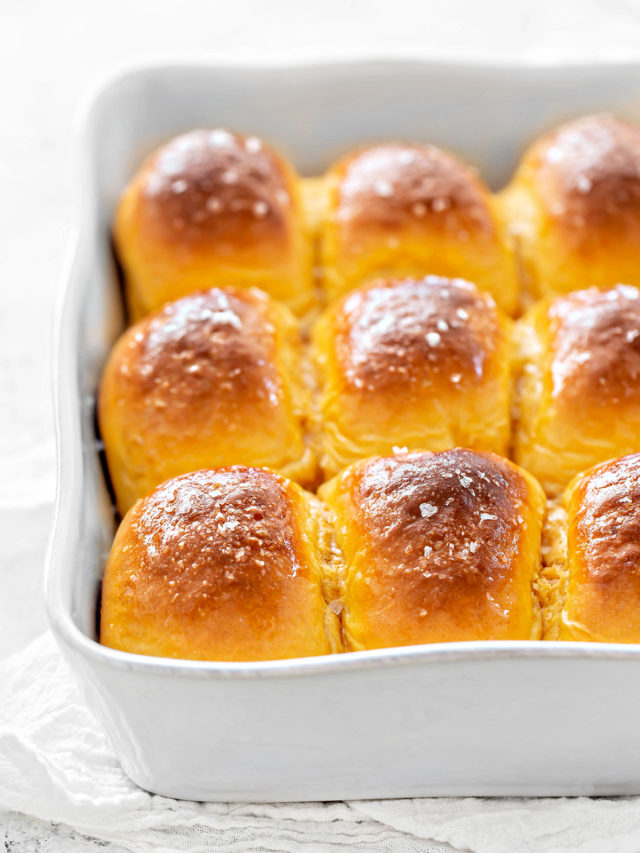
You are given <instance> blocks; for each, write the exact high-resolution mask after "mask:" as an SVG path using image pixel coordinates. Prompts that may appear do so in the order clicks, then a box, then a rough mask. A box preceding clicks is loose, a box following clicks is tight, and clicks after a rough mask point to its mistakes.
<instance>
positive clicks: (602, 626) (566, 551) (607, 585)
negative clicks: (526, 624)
mask: <svg viewBox="0 0 640 853" xmlns="http://www.w3.org/2000/svg"><path fill="white" fill-rule="evenodd" d="M560 510H561V511H560V514H559V515H558V514H556V519H555V523H554V524H553V526H552V527H551V529H550V532H549V538H550V540H551V542H552V545H553V551H552V554H553V560H552V564H551V566H550V569H549V570H547V572H548V573H549V572H550V571H551V572H553V573H554V574H555V577H556V578H557V590H556V595H557V598H558V600H559V605H558V606H557V607H556V608H555V610H554V613H553V617H554V618H552V619H551V621H550V625H549V627H548V628H547V631H546V638H547V639H560V640H582V641H591V642H608V643H640V454H638V453H634V454H632V455H630V456H625V457H623V458H621V459H614V460H610V461H608V462H605V463H603V464H602V465H598V466H597V467H595V468H592V469H591V470H590V471H587V472H586V473H584V474H581V475H579V476H578V477H576V478H575V479H574V480H573V481H572V482H571V484H570V485H569V486H568V488H567V489H566V491H565V493H564V496H563V500H562V505H561V508H560ZM549 601H550V604H551V606H552V605H553V596H550V598H549Z"/></svg>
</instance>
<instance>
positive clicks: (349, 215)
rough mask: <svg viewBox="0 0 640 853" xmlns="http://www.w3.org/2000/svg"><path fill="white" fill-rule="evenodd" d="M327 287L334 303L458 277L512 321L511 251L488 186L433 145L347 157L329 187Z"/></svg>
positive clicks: (390, 146)
mask: <svg viewBox="0 0 640 853" xmlns="http://www.w3.org/2000/svg"><path fill="white" fill-rule="evenodd" d="M326 187H327V188H326V192H327V201H326V207H327V212H326V222H325V226H324V229H323V237H322V265H323V268H324V286H325V290H326V295H327V298H328V300H329V301H332V300H334V299H336V298H338V297H340V296H342V295H343V294H345V293H347V292H348V291H350V290H352V289H353V288H354V287H357V286H359V285H360V284H361V283H363V282H366V281H368V280H370V279H372V278H376V277H379V276H395V277H400V276H423V275H429V274H436V275H443V276H453V277H457V276H460V277H462V278H466V279H468V280H469V281H473V282H475V283H476V284H477V285H478V287H479V288H480V289H481V290H485V291H487V292H489V293H490V294H491V295H492V296H493V297H494V299H495V300H496V302H497V303H498V305H499V306H500V307H501V308H502V309H503V310H504V311H506V312H507V313H512V312H513V311H514V310H515V309H516V307H517V304H518V282H517V277H516V267H515V261H514V255H513V251H512V249H511V246H510V244H509V243H508V241H507V240H506V239H505V235H504V229H503V227H502V224H501V222H500V221H499V219H498V216H497V213H496V211H495V210H494V203H493V199H492V196H491V195H490V193H489V191H488V189H487V188H486V186H485V185H484V184H483V183H482V181H481V180H480V179H479V178H478V177H477V175H476V174H475V173H474V172H473V171H472V170H471V169H470V168H469V167H468V166H466V165H465V164H463V163H462V162H460V161H459V160H458V159H456V158H455V157H453V156H452V155H450V154H447V153H446V152H444V151H441V150H440V149H439V148H435V147H434V146H432V145H412V144H408V143H387V144H382V145H374V146H371V147H369V148H364V149H362V150H360V151H357V152H355V153H353V154H350V155H348V156H346V157H344V158H343V159H342V160H341V161H339V162H338V163H337V164H336V165H335V166H334V167H333V168H332V169H331V170H330V171H329V173H328V175H327V179H326Z"/></svg>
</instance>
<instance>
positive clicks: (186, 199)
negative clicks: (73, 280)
mask: <svg viewBox="0 0 640 853" xmlns="http://www.w3.org/2000/svg"><path fill="white" fill-rule="evenodd" d="M114 236H115V241H116V245H117V249H118V254H119V257H120V260H121V262H122V265H123V268H124V272H125V275H126V280H127V297H128V304H129V308H130V312H131V316H132V318H133V319H134V320H137V319H140V318H141V317H142V316H144V315H146V314H148V313H150V312H151V311H153V310H155V309H156V308H159V307H160V306H161V305H162V304H164V303H165V302H167V301H169V300H173V299H177V298H179V297H181V296H184V295H186V294H188V293H191V292H193V291H194V290H199V289H202V288H207V287H210V286H211V285H212V284H215V283H217V282H218V281H220V280H223V281H224V282H225V284H227V285H230V286H239V287H247V286H251V285H256V286H258V287H260V288H261V289H262V290H264V291H266V292H267V293H269V294H270V295H271V296H272V297H273V298H275V299H277V300H279V301H281V302H284V303H286V304H287V305H288V306H289V307H290V308H291V309H292V310H293V311H294V313H296V314H297V315H299V316H306V315H307V314H308V313H309V312H312V311H313V310H314V308H316V307H317V305H318V304H319V303H320V304H327V303H330V302H333V301H334V300H335V299H337V298H339V297H341V296H343V295H344V294H345V293H347V292H348V291H350V290H352V289H353V288H354V287H357V286H359V285H360V284H362V283H365V282H367V281H368V280H370V279H372V278H376V277H380V276H382V277H389V276H393V277H405V276H423V275H441V276H445V277H455V278H464V279H467V280H469V281H473V282H474V283H475V284H476V285H477V286H478V287H479V288H480V289H481V290H483V291H485V292H488V293H490V294H491V295H492V296H493V297H494V299H495V301H496V303H497V304H498V306H499V307H500V308H501V309H502V310H503V311H505V312H506V313H507V314H509V315H514V314H516V313H517V312H518V311H519V309H520V307H521V306H522V305H523V304H524V305H525V306H526V305H527V303H528V302H530V301H531V300H532V299H537V298H540V297H543V296H555V295H559V294H564V293H567V292H569V291H572V290H576V289H580V288H582V287H584V286H585V283H587V282H588V283H589V284H590V285H593V286H597V287H607V286H610V285H612V284H616V283H618V282H624V283H626V284H632V285H640V272H639V270H640V263H639V262H640V130H638V129H637V128H636V127H633V126H632V125H630V124H627V123H625V122H622V121H620V120H618V119H616V118H614V117H612V116H610V115H606V114H604V115H596V116H588V117H585V118H581V119H578V120H576V121H573V122H571V123H569V124H567V125H564V126H562V127H560V128H559V129H556V130H554V131H552V132H550V133H548V134H546V135H545V136H543V137H542V138H540V139H539V140H537V141H536V142H534V144H533V145H532V146H531V147H530V148H529V149H528V151H527V152H526V153H525V154H524V156H523V158H522V161H521V163H520V165H519V167H518V168H517V170H516V172H515V174H514V176H513V178H512V180H511V182H510V183H509V185H508V186H507V187H506V188H505V189H504V190H502V191H501V192H499V193H495V194H494V193H492V192H490V190H489V189H488V187H487V186H486V184H485V183H484V182H483V181H482V179H481V177H479V175H478V174H477V173H476V172H475V171H474V170H473V169H472V168H471V167H470V166H469V165H467V164H466V163H463V162H462V161H461V160H460V159H458V158H457V157H456V156H454V155H453V154H451V153H449V152H446V151H443V150H441V149H440V148H437V147H435V146H433V145H422V144H410V143H384V144H377V145H371V146H368V147H364V148H361V149H359V150H357V151H355V152H353V153H350V154H347V155H346V156H345V157H343V158H342V159H341V160H339V161H338V162H337V163H336V164H335V165H334V166H332V167H331V168H330V169H329V170H328V171H327V173H326V174H325V175H323V176H321V177H315V178H301V177H300V176H298V175H297V174H296V172H295V170H294V169H293V167H292V165H291V164H290V163H289V162H288V161H287V160H286V159H285V158H284V157H283V156H282V155H281V154H280V153H278V152H277V151H275V150H274V149H273V148H272V147H271V146H270V145H268V144H267V143H266V142H264V141H263V140H261V139H259V138H257V137H255V136H248V137H247V136H241V135H239V134H234V133H230V132H228V131H226V130H222V129H218V130H197V131H192V132H189V133H186V134H183V135H182V136H179V137H177V138H175V139H173V140H172V141H170V142H169V143H168V144H166V145H164V146H163V147H161V148H160V149H159V150H157V151H156V152H154V153H153V154H152V155H151V156H150V157H149V158H148V159H147V160H146V162H145V163H144V165H143V166H142V167H141V169H140V170H139V171H138V173H137V174H136V175H135V177H134V179H133V180H132V181H131V182H130V184H129V186H128V187H127V189H126V192H125V193H124V195H123V198H122V200H121V202H120V205H119V207H118V210H117V215H116V220H115V228H114Z"/></svg>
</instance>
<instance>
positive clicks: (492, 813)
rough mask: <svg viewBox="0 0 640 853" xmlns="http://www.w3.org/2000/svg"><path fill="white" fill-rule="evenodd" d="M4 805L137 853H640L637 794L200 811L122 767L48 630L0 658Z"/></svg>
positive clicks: (0, 797)
mask: <svg viewBox="0 0 640 853" xmlns="http://www.w3.org/2000/svg"><path fill="white" fill-rule="evenodd" d="M0 804H2V805H4V806H5V807H7V808H9V809H13V810H15V811H22V812H27V813H29V814H32V815H34V816H36V817H39V818H42V819H44V820H48V821H54V822H56V823H58V822H59V823H65V824H68V825H70V826H73V827H74V828H75V829H77V830H79V831H80V832H83V833H85V834H87V835H92V836H95V837H97V838H100V839H103V840H105V841H110V842H114V843H116V844H119V845H121V846H122V847H123V848H125V849H128V850H132V851H136V853H161V851H181V850H185V851H186V850H189V851H193V853H199V851H202V853H205V851H210V850H212V849H220V850H225V851H253V850H270V851H276V850H277V851H292V853H293V851H299V850H301V849H304V850H314V851H325V850H326V851H329V850H336V849H341V848H345V849H350V850H362V851H372V853H374V851H391V850H403V851H411V853H413V851H415V853H418V851H420V852H421V853H445V851H452V850H457V851H460V850H463V851H473V853H517V851H521V850H527V851H528V853H569V852H570V853H638V851H639V850H640V805H639V803H638V799H636V798H618V799H604V798H601V799H597V800H590V799H588V798H585V797H581V798H577V799H565V798H561V799H539V800H524V799H492V800H486V799H485V800H481V799H477V798H465V799H452V798H446V799H420V800H418V799H416V800H384V801H358V802H355V801H354V802H347V803H297V804H267V805H265V804H257V805H244V804H243V805H238V804H203V803H193V802H183V801H178V800H172V799H168V798H167V797H159V796H154V795H151V794H149V793H147V792H146V791H142V790H140V788H138V787H136V786H135V785H134V784H133V782H131V781H130V780H129V779H128V778H127V777H126V776H125V775H124V773H123V772H122V770H121V769H120V766H119V764H118V762H117V760H116V758H115V756H114V754H113V752H112V750H111V747H110V746H109V743H108V741H107V739H106V737H105V735H104V734H103V732H102V729H101V728H100V726H99V725H98V724H97V722H96V721H95V720H94V718H93V717H92V715H91V714H90V712H89V711H88V709H87V707H86V705H85V704H84V702H83V699H82V696H81V693H80V690H79V688H78V686H77V684H76V682H75V679H74V678H73V677H72V675H71V673H70V672H69V670H68V668H67V666H66V664H65V662H64V661H63V659H62V657H61V655H60V652H59V651H58V648H57V646H56V644H55V642H54V640H53V638H52V636H51V634H49V633H47V634H45V635H43V636H42V637H40V638H38V639H36V640H34V641H33V642H32V643H31V644H30V645H29V646H27V648H25V649H23V650H21V651H19V652H17V653H15V654H14V655H13V656H11V657H9V658H8V659H7V660H5V661H4V662H2V663H0Z"/></svg>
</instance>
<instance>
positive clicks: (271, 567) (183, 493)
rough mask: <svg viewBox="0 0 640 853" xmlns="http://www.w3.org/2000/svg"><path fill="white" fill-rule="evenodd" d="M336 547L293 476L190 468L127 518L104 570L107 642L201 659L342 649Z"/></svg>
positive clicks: (283, 655)
mask: <svg viewBox="0 0 640 853" xmlns="http://www.w3.org/2000/svg"><path fill="white" fill-rule="evenodd" d="M329 554H330V541H329V538H328V530H327V525H326V521H325V518H324V515H323V511H322V509H321V507H320V505H319V503H318V502H317V500H316V499H315V498H314V497H313V495H310V494H308V493H306V492H304V491H303V490H302V489H301V488H300V487H299V486H296V485H295V484H294V483H292V482H290V481H286V480H285V479H284V478H282V477H280V476H279V475H277V474H274V473H273V472H271V471H268V470H266V469H259V468H244V467H240V466H234V467H231V468H220V469H217V470H215V471H212V470H209V471H196V472H195V473H191V474H185V475H184V476H182V477H178V478H176V479H174V480H170V481H169V482H167V483H163V484H162V485H161V486H159V487H158V488H157V489H155V490H154V491H153V492H151V493H150V494H149V495H148V496H147V497H145V498H143V499H142V500H140V501H138V503H136V504H135V506H134V507H133V508H132V510H131V511H130V512H129V513H128V514H127V516H126V517H125V519H124V521H123V522H122V524H121V526H120V529H119V530H118V533H117V535H116V539H115V542H114V544H113V548H112V551H111V555H110V557H109V561H108V563H107V567H106V570H105V575H104V582H103V587H102V611H101V633H100V639H101V642H102V643H103V644H105V645H107V646H111V647H112V648H114V649H119V650H121V651H127V652H134V653H137V654H144V655H155V656H161V657H169V658H184V659H194V660H226V661H234V660H237V661H239V660H271V659H279V658H296V657H305V656H309V655H321V654H327V653H329V652H331V651H336V650H338V648H339V642H340V641H339V631H338V628H337V623H336V617H335V614H334V613H333V611H331V610H330V609H329V608H328V607H327V604H326V600H325V592H326V590H325V584H326V576H325V565H326V563H327V560H328V559H329ZM337 644H338V645H337Z"/></svg>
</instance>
